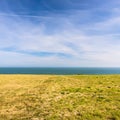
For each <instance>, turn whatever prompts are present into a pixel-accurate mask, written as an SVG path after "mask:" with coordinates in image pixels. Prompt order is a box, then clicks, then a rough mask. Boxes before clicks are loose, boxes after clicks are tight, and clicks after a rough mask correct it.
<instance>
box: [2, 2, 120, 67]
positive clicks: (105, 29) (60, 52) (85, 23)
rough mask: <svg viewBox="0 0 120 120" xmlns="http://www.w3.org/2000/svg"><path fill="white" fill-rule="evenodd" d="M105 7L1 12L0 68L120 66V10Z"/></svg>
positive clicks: (114, 7) (114, 6)
mask: <svg viewBox="0 0 120 120" xmlns="http://www.w3.org/2000/svg"><path fill="white" fill-rule="evenodd" d="M69 2H70V3H69V4H72V1H69ZM113 3H114V2H113ZM66 4H67V3H66ZM87 4H90V3H87ZM44 5H45V3H44ZM81 6H82V5H81ZM102 7H103V6H99V9H97V8H96V7H94V9H86V7H84V9H83V8H82V9H78V8H80V7H78V8H77V9H67V10H66V9H65V11H62V12H60V11H58V12H51V11H47V12H45V10H44V12H43V10H42V13H40V14H29V12H28V11H27V12H28V13H27V12H26V13H27V14H26V13H24V12H25V11H23V12H22V13H20V12H19V13H16V12H15V11H11V10H10V11H9V10H7V12H3V11H1V12H0V56H1V59H0V63H1V64H0V66H82V67H83V66H120V62H119V61H120V53H119V52H118V51H120V40H119V36H120V34H119V31H120V30H119V23H120V18H119V14H118V10H119V9H117V7H116V3H114V5H113V7H112V5H111V6H110V7H111V8H112V9H110V10H109V7H108V9H107V8H105V9H104V10H103V9H102V10H101V9H100V8H102ZM21 8H22V7H21ZM23 8H24V7H23ZM73 8H74V7H73ZM60 9H61V8H60ZM115 9H116V10H115ZM8 11H9V12H8ZM53 11H55V10H53ZM103 11H105V15H104V16H102V15H103ZM30 12H31V11H30ZM43 13H46V14H43ZM98 13H99V15H98ZM113 13H114V14H113ZM95 17H96V18H95Z"/></svg>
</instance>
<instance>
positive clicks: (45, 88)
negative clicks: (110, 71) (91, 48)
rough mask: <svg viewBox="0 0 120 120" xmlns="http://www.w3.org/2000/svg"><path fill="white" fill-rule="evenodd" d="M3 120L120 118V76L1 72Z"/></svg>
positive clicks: (0, 114)
mask: <svg viewBox="0 0 120 120" xmlns="http://www.w3.org/2000/svg"><path fill="white" fill-rule="evenodd" d="M0 120H120V75H65V76H64V75H0Z"/></svg>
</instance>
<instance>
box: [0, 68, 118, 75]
mask: <svg viewBox="0 0 120 120" xmlns="http://www.w3.org/2000/svg"><path fill="white" fill-rule="evenodd" d="M0 74H56V75H73V74H77V75H79V74H80V75H86V74H91V75H96V74H120V68H99V67H89V68H88V67H39V68H38V67H31V68H30V67H29V68H27V67H26V68H25V67H24V68H21V67H18V68H10V67H9V68H6V67H5V68H0Z"/></svg>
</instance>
